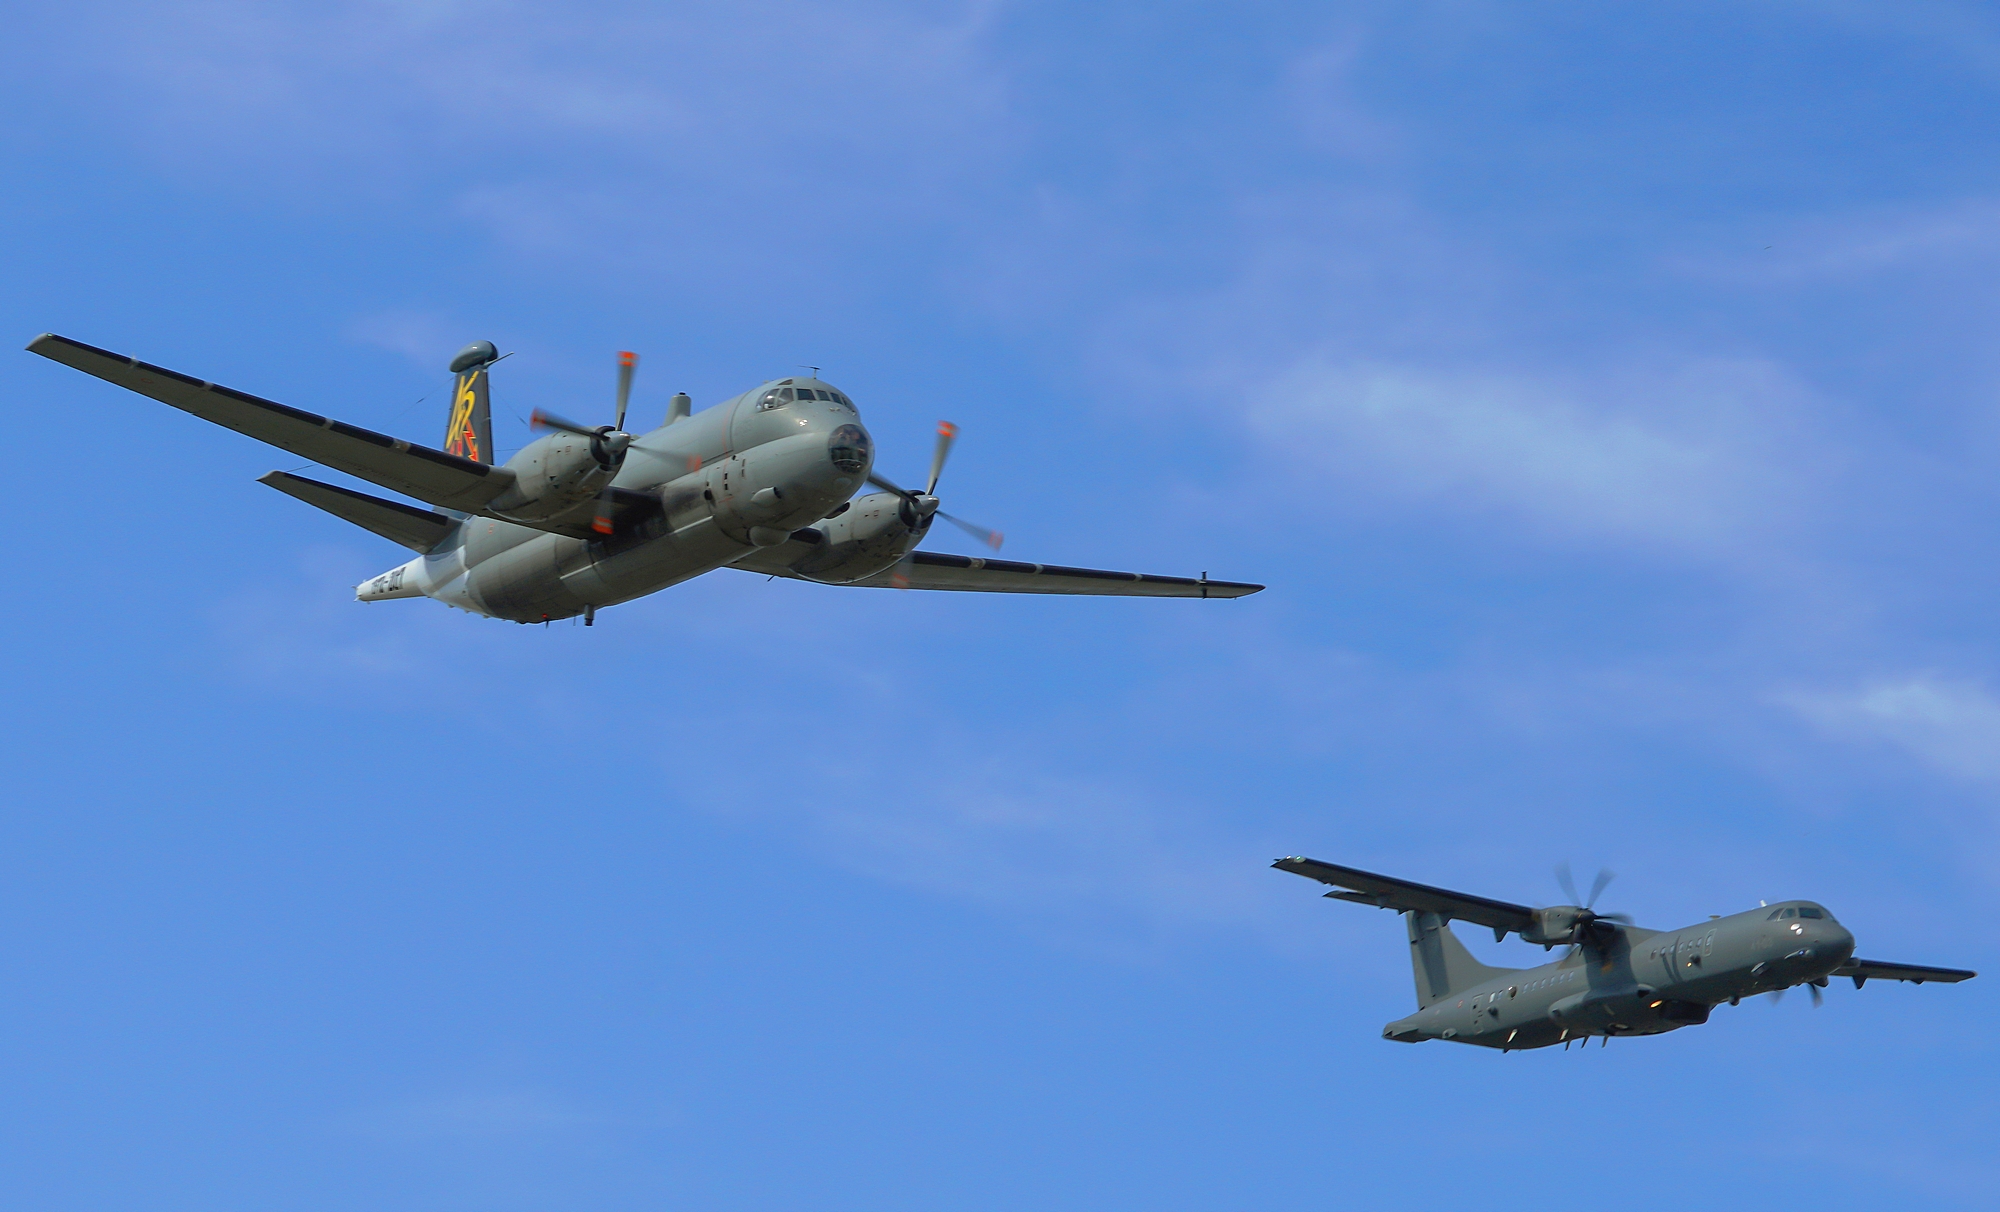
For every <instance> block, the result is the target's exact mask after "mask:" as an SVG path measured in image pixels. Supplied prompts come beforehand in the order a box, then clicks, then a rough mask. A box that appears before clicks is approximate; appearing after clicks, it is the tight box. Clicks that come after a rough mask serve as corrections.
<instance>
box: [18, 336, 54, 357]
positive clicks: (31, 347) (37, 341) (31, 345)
mask: <svg viewBox="0 0 2000 1212" xmlns="http://www.w3.org/2000/svg"><path fill="white" fill-rule="evenodd" d="M60 340H62V338H61V337H59V336H57V335H56V334H54V333H52V332H45V333H43V334H41V335H40V336H38V337H36V338H35V339H34V340H32V341H30V342H28V343H27V344H26V345H23V346H22V347H21V348H23V349H25V350H27V351H28V352H29V353H40V352H42V351H41V350H40V349H38V348H36V346H38V345H41V344H42V343H43V342H45V341H60Z"/></svg>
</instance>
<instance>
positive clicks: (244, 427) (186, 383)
mask: <svg viewBox="0 0 2000 1212" xmlns="http://www.w3.org/2000/svg"><path fill="white" fill-rule="evenodd" d="M28 349H29V351H30V352H32V353H38V354H40V355H42V356H43V357H45V358H48V359H50V360H51V361H56V362H61V363H62V364H63V365H65V366H73V367H75V368H76V369H78V370H80V371H82V372H84V373H85V374H90V375H96V376H97V377H98V378H100V379H103V380H104V381H105V382H107V383H116V384H117V385H118V386H120V387H123V388H126V389H128V390H131V391H136V392H138V393H139V394H140V395H142V396H151V397H152V398H153V399H155V400H159V401H161V402H162V403H166V404H171V405H173V406H174V407H175V408H178V409H181V410H183V411H185V412H191V413H193V414H194V415H195V416H198V417H200V418H202V419H203V420H205V421H213V422H215V423H216V424H217V425H221V426H223V427H225V428H228V429H233V430H235V431H236V432H238V433H242V434H248V435H250V436H251V437H253V438H256V439H257V440H258V441H260V442H268V443H270V444H271V445H273V446H276V447H278V448H279V449H281V450H289V451H291V452H293V453H294V454H298V455H302V456H304V457H305V458H308V459H311V460H312V461H313V462H315V463H321V464H324V465H326V466H328V467H331V468H333V469H334V470H336V471H344V472H346V473H347V474H349V475H352V476H359V477H361V478H362V479H364V480H367V481H369V482H371V483H375V484H380V485H381V486H382V487H384V488H389V489H393V490H395V491H396V492H400V493H404V494H407V495H409V496H412V497H415V498H416V499H417V500H419V501H424V502H427V503H429V504H432V505H436V506H438V507H439V508H442V509H462V510H465V511H467V512H472V511H476V510H478V509H479V508H480V507H481V506H483V505H485V504H486V502H488V501H490V500H492V499H493V498H494V497H496V496H499V495H500V494H501V493H502V492H504V491H506V489H507V486H508V485H509V484H511V483H513V479H514V476H513V473H512V472H510V471H506V470H505V469H503V468H499V467H492V466H489V465H487V464H485V463H476V462H474V461H473V460H471V459H461V458H459V457H458V456H457V455H452V454H446V453H445V452H444V451H442V450H433V449H431V448H430V447H427V446H417V445H413V444H411V443H409V442H405V441H403V440H401V439H399V438H391V437H389V436H387V435H385V434H379V433H375V432H373V431H371V430H367V429H362V428H360V427H359V426H355V425H347V424H344V423H342V422H340V421H333V420H329V419H327V418H326V417H321V416H315V415H313V414H312V413H309V412H305V411H303V410H301V409H297V408H291V407H288V406H287V405H284V404H278V403H274V402H273V401H270V400H262V399H259V398H257V397H256V396H253V395H248V394H246V393H244V392H240V391H236V390H233V389H231V388H228V387H218V386H216V385H215V384H214V383H208V382H204V381H202V380H200V379H194V378H189V377H188V376H187V375H184V374H179V373H177V372H175V371H171V370H166V369H163V368H161V367H158V366H153V365H150V364H148V363H145V362H141V361H139V360H138V359H137V358H128V357H126V356H125V355H124V354H115V353H111V352H110V351H108V350H103V349H99V348H97V347H96V346H94V345H85V344H84V343H83V342H81V341H72V340H70V339H69V338H68V337H59V336H56V335H55V334H53V333H43V334H42V335H41V336H39V337H36V338H35V339H34V340H33V341H30V342H29V343H28ZM314 504H318V502H314Z"/></svg>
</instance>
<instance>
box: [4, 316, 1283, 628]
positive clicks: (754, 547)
mask: <svg viewBox="0 0 2000 1212" xmlns="http://www.w3.org/2000/svg"><path fill="white" fill-rule="evenodd" d="M28 349H29V350H31V351H32V352H34V353H38V354H40V355H42V356H43V357H45V358H50V359H53V360H55V361H57V362H61V363H63V364H64V365H66V366H73V367H75V368H76V369H78V370H81V371H83V372H84V373H86V374H92V375H96V376H97V377H98V378H100V379H103V380H105V381H107V382H110V383H116V384H117V385H118V386H120V387H124V388H128V389H130V390H132V391H136V392H138V393H139V394H140V395H145V396H151V397H152V398H153V399H156V400H160V401H163V402H165V403H168V404H171V405H173V406H174V407H176V408H179V409H183V410H185V411H187V412H191V413H193V414H194V415H196V416H198V417H201V418H203V419H204V420H208V421H213V422H215V423H216V424H218V425H222V426H226V427H228V428H230V429H234V430H236V431H237V432H238V433H243V434H248V435H249V436H251V437H253V438H256V439H258V440H259V441H262V442H268V443H270V444H271V445H273V446H276V447H279V448H281V449H283V450H288V451H291V452H292V453H294V454H297V455H301V456H303V457H305V458H307V459H311V460H312V461H313V462H316V463H320V464H323V465H325V466H327V467H331V468H334V469H335V470H337V471H342V472H346V473H347V474H348V475H352V476H357V477H359V478H361V479H363V480H367V481H369V482H371V483H374V484H379V485H381V486H382V487H384V488H388V489H391V490H393V491H395V492H399V493H402V494H404V495H405V496H410V497H414V498H416V499H417V500H419V501H422V502H424V503H425V504H426V505H429V506H431V508H429V509H419V508H417V507H415V506H412V505H408V504H405V503H402V502H399V501H389V500H384V499H382V498H380V497H375V496H370V495H368V494H367V493H362V492H356V491H354V490H353V489H351V488H343V487H338V486H336V485H332V484H324V483H321V482H320V481H318V480H312V479H307V478H306V477H304V476H297V475H292V474H290V473H288V472H282V471H274V472H272V473H270V474H269V475H267V476H264V477H263V478H262V481H261V482H262V483H265V484H268V485H270V486H271V487H273V488H275V489H277V490H278V491H280V492H284V493H288V494H290V495H291V496H294V497H297V498H298V499H300V500H301V501H304V502H306V503H307V504H309V505H315V506H317V507H319V508H320V509H323V510H325V511H326V512H328V513H330V514H333V515H334V516H335V517H337V518H341V519H342V520H344V521H348V522H352V523H354V524H355V525H357V526H361V527H364V528H365V529H368V530H372V531H374V532H375V533H376V534H378V535H381V536H382V537H384V538H387V539H391V540H393V541H395V542H397V543H401V544H402V545H403V546H405V547H408V548H410V549H411V550H413V551H415V552H417V553H418V554H417V557H416V558H415V559H413V560H410V561H409V562H407V563H405V564H403V565H401V566H399V567H397V568H392V569H390V570H389V571H388V572H385V573H383V574H381V575H380V576H376V577H371V578H370V579H368V580H366V581H363V582H362V583H361V584H360V585H359V586H357V587H356V588H355V596H356V597H357V598H359V599H360V600H362V601H364V602H377V601H382V600H385V599H389V598H414V597H430V598H436V599H437V600H438V601H441V602H445V603H447V604H449V605H452V606H456V607H459V608H461V609H464V610H469V611H473V612H475V613H478V614H483V615H488V616H491V617H493V618H499V619H509V620H512V621H514V622H517V623H546V622H548V621H550V620H552V619H565V618H572V617H575V616H576V615H582V616H583V620H584V622H585V624H586V625H587V624H590V623H592V622H594V621H595V617H596V613H597V611H598V610H599V609H600V608H601V607H605V606H610V605H614V604H616V603H619V602H628V601H631V600H632V599H633V598H637V597H642V596H644V595H646V594H649V593H652V592H654V591H656V590H659V589H664V588H666V587H667V586H669V585H674V584H678V583H679V582H681V581H685V580H688V579H689V578H691V577H696V576H699V575H701V574H702V573H705V572H711V571H713V570H715V569H718V568H737V569H742V570H744V571H746V572H756V573H762V574H765V575H768V576H780V577H791V578H794V579H797V580H803V581H817V582H820V583H822V584H827V585H860V586H868V587H873V588H896V589H953V590H972V591H979V592H986V593H1067V594H1100V595H1116V596H1125V597H1168V598H1236V597H1242V596H1243V595H1245V594H1250V593H1256V592H1257V591H1258V590H1260V589H1262V588H1263V586H1262V585H1248V584H1242V583H1240V582H1236V581H1211V580H1209V579H1208V574H1207V573H1205V572H1204V573H1203V574H1202V575H1201V576H1200V577H1199V578H1196V577H1167V576H1151V575H1146V574H1141V573H1135V572H1105V571H1102V570H1099V569H1094V568H1062V567H1056V566H1053V565H1047V564H1025V563H1017V562H1014V561H1011V560H997V559H983V558H975V557H969V556H960V555H947V554H943V553H940V552H931V551H918V550H916V548H917V545H918V543H920V542H922V541H923V538H924V536H925V535H927V534H928V533H929V532H930V527H931V523H932V522H934V521H935V520H936V519H938V518H940V517H942V518H944V519H945V520H947V521H949V522H951V523H953V524H954V525H957V526H960V527H962V528H964V529H965V530H967V531H968V532H970V533H972V534H973V535H974V536H976V537H978V538H980V539H981V540H983V541H984V542H986V543H987V544H988V545H989V546H991V547H993V548H995V549H996V550H997V549H998V548H999V546H1000V536H999V535H998V534H997V533H994V532H992V531H989V530H985V529H983V528H981V527H978V526H974V525H972V524H971V523H969V522H966V521H964V520H962V519H959V518H954V517H952V516H951V515H950V514H947V513H944V512H943V511H942V510H940V509H939V507H938V505H939V502H938V497H937V485H938V477H939V475H940V474H942V472H943V471H944V463H945V456H946V454H947V453H948V452H949V451H950V449H951V443H952V439H953V438H954V437H955V436H956V433H957V430H956V429H955V428H954V427H953V426H951V425H950V424H948V423H940V425H939V426H938V442H937V449H936V453H935V454H934V456H933V457H932V459H931V468H930V476H929V479H928V480H926V481H925V484H924V488H923V491H921V492H918V491H915V490H912V489H908V488H902V487H900V486H898V485H896V484H895V483H893V482H891V481H890V480H888V479H887V478H885V477H884V476H882V475H879V474H877V473H876V472H875V470H874V462H875V445H874V442H873V441H872V440H871V439H870V437H869V435H868V431H867V430H866V429H865V428H863V427H862V424H861V417H860V415H859V413H858V412H857V411H856V410H855V407H854V403H853V401H851V400H849V399H848V398H847V396H846V395H845V394H843V393H842V392H841V391H839V390H838V389H837V388H835V387H833V386H832V385H831V384H828V383H825V382H822V381H821V380H820V379H819V378H818V377H817V372H815V375H814V376H813V377H793V378H789V379H779V380H776V381H773V382H768V383H765V384H762V385H761V386H758V387H755V388H753V389H751V390H750V391H746V392H744V393H743V394H742V395H739V396H736V397H734V398H732V399H729V400H725V401H723V402H722V403H720V404H718V405H716V406H714V407H712V408H707V409H703V410H702V411H701V412H698V413H696V412H693V411H692V401H691V400H690V399H689V398H688V396H687V395H686V394H685V393H681V394H677V395H675V396H674V398H673V400H672V402H671V403H670V404H669V406H668V412H667V418H666V424H664V425H662V426H660V427H659V428H658V429H655V430H653V431H652V432H650V433H646V434H640V435H634V434H631V433H627V432H626V431H625V406H626V403H627V401H628V400H629V399H630V396H631V389H632V374H633V368H634V367H635V365H636V364H637V361H638V359H637V358H636V357H635V356H634V355H632V354H630V353H624V354H620V355H619V367H618V391H617V413H616V416H615V418H614V420H613V422H612V423H611V424H609V425H598V426H584V425H580V424H578V423H576V422H574V421H569V420H565V419H563V418H562V417H559V416H556V415H554V414H552V413H547V412H542V411H539V410H537V412H536V413H535V416H534V421H535V424H536V426H537V428H541V429H547V430H550V431H551V432H550V433H548V434H547V435H546V436H543V437H540V438H537V439H535V440H534V441H532V442H530V443H529V444H528V445H527V446H525V447H523V448H522V449H521V450H520V451H519V452H518V453H516V454H515V455H514V457H513V458H511V459H509V460H507V462H506V463H505V464H503V465H500V466H495V465H494V464H493V461H492V460H493V427H492V421H491V416H490V404H489V400H488V394H487V393H488V385H487V375H488V370H489V368H490V367H491V366H492V365H493V363H494V362H497V361H499V360H500V357H501V356H502V355H501V354H500V353H499V351H498V350H496V349H495V348H494V346H493V345H492V344H491V343H490V342H487V341H476V342H474V343H473V344H471V345H468V346H466V347H465V349H463V350H461V351H460V352H459V354H458V356H457V357H456V358H454V359H453V360H452V362H451V366H450V370H451V373H452V374H453V375H455V376H456V379H455V383H454V391H453V397H452V399H453V403H452V409H451V419H450V423H449V426H448V428H447V430H446V438H445V445H444V448H443V449H436V448H433V447H429V446H424V445H421V444H418V443H414V442H406V441H403V440H401V439H398V438H391V437H388V436H387V435H384V434H379V433H374V432H371V431H369V430H366V429H361V428H359V427H357V426H353V425H348V424H345V423H343V422H340V421H335V420H331V419H329V418H327V417H321V416H315V415H314V414H312V413H309V412H305V411H302V410H300V409H297V408H292V407H289V406H287V405H284V404H278V403H274V402H273V401H270V400H264V399H259V398H258V397H256V396H253V395H249V394H246V393H244V392H241V391H236V390H234V389H232V388H228V387H221V386H218V385H217V384H215V383H211V382H208V381H205V380H202V379H196V378H192V377H190V376H188V375H184V374H180V373H178V372H175V371H171V370H166V369H164V368H162V367H159V366H154V365H151V364H149V363H146V362H141V361H139V360H138V359H136V358H131V357H127V356H125V355H124V354H115V353H111V352H109V351H107V350H103V349H98V348H97V347H95V346H92V345H85V344H84V343H82V342H81V341H73V340H71V339H69V338H68V337H59V336H56V335H54V334H53V333H44V334H43V335H41V336H39V337H36V338H35V339H34V340H33V341H31V342H29V344H28ZM864 483H865V484H869V485H873V486H874V487H875V488H876V489H878V490H879V491H877V492H873V493H868V494H866V495H862V496H856V495H855V493H856V492H857V491H858V490H859V489H860V487H861V486H862V485H863V484H864Z"/></svg>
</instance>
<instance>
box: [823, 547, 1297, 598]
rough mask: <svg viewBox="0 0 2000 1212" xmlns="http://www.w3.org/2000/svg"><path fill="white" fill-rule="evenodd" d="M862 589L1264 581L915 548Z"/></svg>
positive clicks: (1177, 594)
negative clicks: (1108, 568) (1021, 560)
mask: <svg viewBox="0 0 2000 1212" xmlns="http://www.w3.org/2000/svg"><path fill="white" fill-rule="evenodd" d="M849 584H851V585H858V586H860V587H862V588H864V589H949V590H956V591H958V592H961V593H1075V594H1096V595H1100V596H1106V597H1121V598H1240V597H1242V596H1244V595H1245V594H1251V593H1256V592H1257V591H1258V590H1260V589H1262V588H1264V587H1263V586H1262V585H1246V584H1244V583H1242V582H1240V581H1211V580H1209V579H1208V578H1207V577H1206V576H1205V575H1204V576H1202V577H1199V578H1197V577H1161V576H1153V575H1152V574H1150V573H1144V572H1105V571H1103V570H1101V569H1097V568H1064V567H1062V566H1060V565H1057V564H1022V563H1018V562H1016V561H1014V560H983V559H980V558H979V557H977V556H961V555H947V554H945V553H944V552H940V551H913V552H911V553H910V554H909V555H907V556H904V557H903V559H902V561H901V562H900V563H898V564H897V565H896V566H895V567H893V568H891V569H889V571H887V572H882V573H877V574H876V575H874V576H872V577H867V578H865V579H863V580H859V581H851V582H849Z"/></svg>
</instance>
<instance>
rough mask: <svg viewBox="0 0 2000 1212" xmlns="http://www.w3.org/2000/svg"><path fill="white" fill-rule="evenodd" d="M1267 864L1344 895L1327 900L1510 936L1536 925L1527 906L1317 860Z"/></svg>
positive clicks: (1533, 916) (1335, 894)
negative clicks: (1467, 924) (1468, 924)
mask: <svg viewBox="0 0 2000 1212" xmlns="http://www.w3.org/2000/svg"><path fill="white" fill-rule="evenodd" d="M1271 865H1272V866H1273V867H1276V868H1277V869H1278V870H1280V871H1289V872H1291V873H1292V874H1293V875H1303V876H1305V877H1306V878H1307V879H1312V880H1318V881H1319V882H1320V883H1322V884H1332V885H1333V886H1334V887H1335V888H1336V889H1341V890H1342V891H1335V892H1329V893H1327V895H1328V896H1331V897H1336V898H1338V899H1340V900H1343V901H1353V902H1355V903H1356V904H1361V905H1377V906H1380V907H1381V908H1383V909H1395V910H1399V911H1401V912H1405V913H1408V912H1416V913H1435V914H1437V915H1438V916H1439V917H1442V918H1456V919H1457V920H1459V921H1462V922H1473V923H1476V924H1478V925H1481V926H1487V927H1490V928H1492V929H1494V930H1503V931H1507V932H1510V933H1514V934H1519V933H1521V932H1522V931H1525V930H1529V929H1532V928H1533V927H1534V924H1535V911H1534V910H1533V909H1530V908H1529V907H1528V906H1526V905H1510V904H1508V903H1507V902H1506V901H1495V900H1489V899H1487V898H1486V897H1483V896H1471V895H1468V894H1467V893H1463V892H1450V891H1447V890H1445V889H1443V888H1433V887H1431V886H1430V885H1429V884H1416V883H1411V882H1410V881H1409V880H1399V879H1395V878H1393V877H1391V876H1386V875H1376V874H1375V873H1374V872H1371V871H1359V870H1356V869H1355V868H1353V867H1336V866H1334V865H1333V864H1332V863H1322V862H1320V861H1319V860H1318V859H1309V858H1296V857H1294V858H1281V859H1279V860H1278V861H1277V862H1275V863H1272V864H1271Z"/></svg>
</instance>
